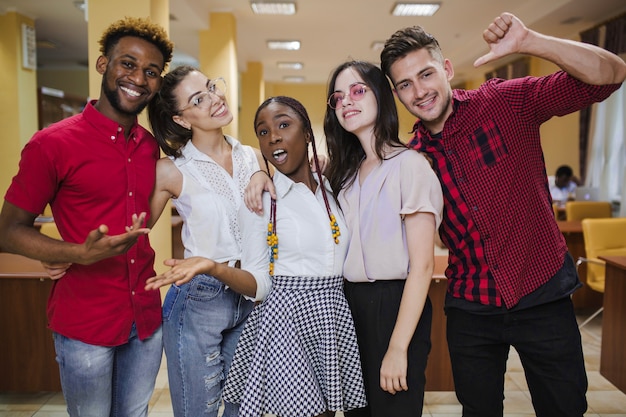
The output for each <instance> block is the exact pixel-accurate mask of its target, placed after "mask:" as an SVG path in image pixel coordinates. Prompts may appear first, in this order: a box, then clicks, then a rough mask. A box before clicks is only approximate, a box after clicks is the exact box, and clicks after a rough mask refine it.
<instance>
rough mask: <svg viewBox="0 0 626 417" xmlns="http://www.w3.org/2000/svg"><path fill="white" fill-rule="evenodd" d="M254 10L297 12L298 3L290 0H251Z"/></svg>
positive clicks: (269, 12) (263, 12) (287, 13)
mask: <svg viewBox="0 0 626 417" xmlns="http://www.w3.org/2000/svg"><path fill="white" fill-rule="evenodd" d="M250 7H252V11H253V12H254V13H256V14H285V15H292V14H296V3H294V2H290V1H263V0H255V1H251V2H250Z"/></svg>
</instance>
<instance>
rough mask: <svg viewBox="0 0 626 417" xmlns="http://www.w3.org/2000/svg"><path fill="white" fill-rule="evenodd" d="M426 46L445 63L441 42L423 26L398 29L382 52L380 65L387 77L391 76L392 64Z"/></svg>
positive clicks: (432, 55) (432, 54) (431, 53)
mask: <svg viewBox="0 0 626 417" xmlns="http://www.w3.org/2000/svg"><path fill="white" fill-rule="evenodd" d="M423 48H426V49H427V50H428V52H429V53H430V56H431V57H433V58H435V59H436V60H437V61H439V62H441V63H443V54H442V53H441V48H440V47H439V42H437V39H435V37H434V36H433V35H431V34H430V33H428V32H426V31H425V30H424V28H422V27H421V26H411V27H407V28H404V29H400V30H398V31H396V32H395V33H394V34H393V35H391V37H390V38H389V39H387V40H386V41H385V47H384V48H383V50H382V52H381V53H380V67H381V69H382V70H383V72H384V73H385V75H386V76H387V77H389V76H390V70H391V66H392V65H393V64H394V63H395V62H396V61H397V60H399V59H400V58H403V57H405V56H406V55H408V54H409V53H410V52H413V51H417V50H420V49H423Z"/></svg>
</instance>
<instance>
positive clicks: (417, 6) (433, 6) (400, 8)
mask: <svg viewBox="0 0 626 417" xmlns="http://www.w3.org/2000/svg"><path fill="white" fill-rule="evenodd" d="M440 5H441V4H440V3H396V4H395V6H393V10H392V11H391V14H392V15H394V16H432V15H434V14H435V12H436V11H437V10H439V6H440Z"/></svg>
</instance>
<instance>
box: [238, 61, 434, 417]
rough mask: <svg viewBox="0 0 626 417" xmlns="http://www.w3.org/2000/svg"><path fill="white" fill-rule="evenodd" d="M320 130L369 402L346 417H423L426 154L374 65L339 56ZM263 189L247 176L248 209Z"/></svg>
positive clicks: (428, 236) (429, 198)
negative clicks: (342, 222)
mask: <svg viewBox="0 0 626 417" xmlns="http://www.w3.org/2000/svg"><path fill="white" fill-rule="evenodd" d="M324 133H325V134H326V140H327V143H328V152H329V165H328V167H327V169H326V171H325V172H326V173H327V174H328V178H329V180H330V184H331V187H332V189H334V190H336V192H337V194H338V201H339V203H340V204H341V208H342V210H343V213H344V215H345V219H346V224H347V227H348V229H349V230H350V237H349V239H350V244H349V249H348V252H347V255H346V261H345V264H344V270H343V275H344V276H345V278H346V282H345V295H346V298H347V300H348V303H349V305H350V309H351V312H352V316H353V318H354V324H355V329H356V334H357V339H358V343H359V348H360V352H361V360H362V366H363V377H364V381H365V388H366V391H367V399H368V406H367V407H364V408H361V409H356V410H350V411H347V412H346V413H345V415H346V416H347V417H387V416H394V417H401V416H402V417H417V416H421V415H422V408H423V400H424V386H425V369H426V361H427V358H428V353H429V351H430V328H431V321H432V306H431V304H430V300H429V299H428V289H429V286H430V281H431V277H432V270H433V264H434V241H435V235H436V230H437V227H438V226H439V223H440V222H441V211H442V208H443V198H442V192H441V186H440V184H439V181H438V180H437V177H436V176H435V174H434V172H433V170H432V168H431V167H430V165H429V162H428V160H427V159H426V158H425V157H424V156H423V155H422V154H419V153H417V152H413V151H411V150H409V149H408V148H406V146H405V145H404V144H403V143H402V142H400V140H399V138H398V113H397V110H396V105H395V101H394V97H393V92H392V90H391V87H390V85H389V82H388V81H387V79H386V78H385V75H384V74H383V72H382V71H381V70H380V68H378V67H376V66H375V65H374V64H371V63H369V62H363V61H347V62H345V63H343V64H341V65H339V66H338V67H337V68H335V69H334V70H333V72H332V74H331V78H330V82H329V84H328V107H327V109H326V115H325V118H324ZM261 189H267V190H270V192H274V190H273V187H272V184H271V182H269V181H267V178H266V176H265V175H254V176H253V177H252V178H251V181H250V184H248V187H247V189H246V195H245V197H244V200H245V202H246V205H247V206H248V207H249V208H250V209H252V210H254V211H259V210H260V209H261V207H260V205H259V200H260V199H259V197H258V196H259V195H260V194H261V192H260V190H261ZM265 210H266V208H265V207H263V211H265ZM341 230H342V233H344V230H345V229H344V228H342V229H341Z"/></svg>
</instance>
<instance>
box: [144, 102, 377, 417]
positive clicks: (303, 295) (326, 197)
mask: <svg viewBox="0 0 626 417" xmlns="http://www.w3.org/2000/svg"><path fill="white" fill-rule="evenodd" d="M254 128H255V132H256V136H257V138H258V140H259V147H260V148H261V152H262V154H263V156H264V157H265V159H266V161H271V163H272V165H274V166H275V168H276V173H275V175H274V183H275V184H276V189H277V190H278V192H277V194H276V197H275V198H270V196H269V194H267V193H266V194H265V195H264V196H263V205H264V207H265V212H264V215H263V216H258V215H256V214H254V213H251V212H249V211H248V210H246V209H245V208H242V210H240V213H239V215H240V217H239V221H240V225H241V231H242V235H243V240H244V244H243V251H242V257H241V269H237V268H232V267H228V266H226V265H221V264H219V263H216V262H214V261H213V260H211V259H207V258H206V257H202V256H195V257H189V258H186V259H184V260H175V261H173V262H172V263H170V265H171V266H172V268H171V269H170V270H169V271H167V272H165V273H163V274H161V275H159V276H156V277H153V278H150V279H148V281H147V282H148V285H149V286H151V285H155V284H157V283H159V282H160V283H163V282H171V281H172V280H176V279H177V280H185V279H189V278H191V277H194V276H196V275H197V274H200V273H209V274H213V275H214V276H215V277H218V278H219V279H221V280H223V281H224V282H225V283H226V284H227V285H229V286H230V287H231V288H233V289H235V290H237V291H239V292H241V293H242V294H245V295H247V296H248V297H254V298H255V300H257V301H259V302H260V303H259V304H258V305H257V306H256V307H255V308H254V310H253V311H252V313H251V314H250V317H249V318H248V320H247V322H246V326H245V329H244V331H243V333H242V335H241V338H240V340H239V344H238V345H237V350H236V353H235V356H234V359H233V362H232V366H231V368H230V371H229V373H228V379H227V382H226V385H225V388H224V400H225V401H230V402H231V403H241V407H240V409H239V417H260V416H262V415H265V414H266V413H272V414H274V415H278V416H281V417H296V416H297V417H330V416H333V415H335V411H337V410H347V409H354V408H358V407H363V406H365V405H366V399H365V388H364V386H363V376H362V371H361V366H360V359H359V350H358V347H357V341H356V334H355V331H354V324H353V321H352V317H351V316H350V308H349V307H348V303H347V302H346V299H345V296H344V294H343V277H342V269H343V262H344V259H345V254H346V250H347V248H348V232H347V231H346V230H345V229H346V227H345V222H344V220H343V216H342V214H341V211H340V210H339V208H338V206H337V203H336V201H335V199H334V198H333V194H332V191H331V190H330V188H329V184H328V181H327V180H326V179H325V178H324V177H323V176H322V174H321V171H320V169H319V161H318V158H317V150H316V147H315V138H314V135H313V129H312V128H311V120H310V119H309V116H308V113H307V111H306V109H305V108H304V106H303V105H302V104H301V103H300V102H299V101H297V100H296V99H294V98H291V97H286V96H277V97H271V98H269V99H267V100H266V101H265V102H263V103H262V104H261V106H260V107H259V108H258V110H257V112H256V115H255V118H254ZM309 146H311V148H312V150H313V164H314V166H315V167H316V172H315V173H314V172H313V171H312V169H311V166H310V165H309V159H308V152H309ZM266 178H267V176H266Z"/></svg>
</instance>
